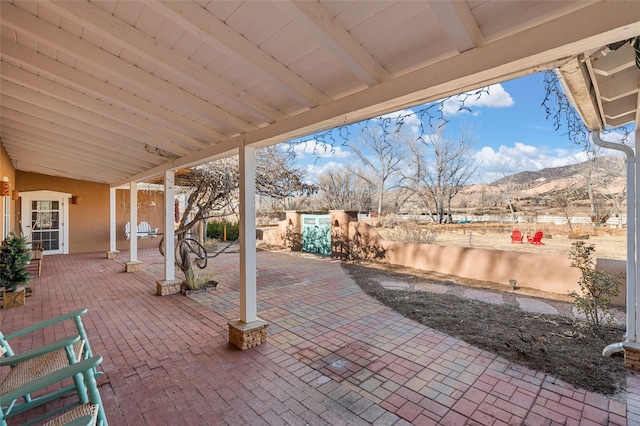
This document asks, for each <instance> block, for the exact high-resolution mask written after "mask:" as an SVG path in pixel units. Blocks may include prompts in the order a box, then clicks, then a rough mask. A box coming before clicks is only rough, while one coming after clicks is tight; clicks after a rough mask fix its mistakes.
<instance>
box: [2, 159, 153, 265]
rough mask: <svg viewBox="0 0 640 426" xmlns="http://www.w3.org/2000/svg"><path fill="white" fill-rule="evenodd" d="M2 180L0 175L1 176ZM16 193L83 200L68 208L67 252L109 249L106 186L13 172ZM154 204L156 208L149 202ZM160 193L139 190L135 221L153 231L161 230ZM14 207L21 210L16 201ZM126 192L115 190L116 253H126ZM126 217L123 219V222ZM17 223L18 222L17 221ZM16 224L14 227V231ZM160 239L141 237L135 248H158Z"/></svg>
mask: <svg viewBox="0 0 640 426" xmlns="http://www.w3.org/2000/svg"><path fill="white" fill-rule="evenodd" d="M0 178H1V176H0ZM16 185H17V188H18V190H19V191H39V190H50V191H57V192H64V193H70V194H72V195H74V196H80V197H82V201H81V203H80V204H70V205H69V253H85V252H92V251H105V252H106V251H107V250H109V186H108V185H105V184H101V183H95V182H87V181H82V180H76V179H68V178H63V177H56V176H49V175H43V174H38V173H26V172H21V171H17V172H16ZM152 201H153V202H155V207H153V206H151V205H150V204H151V202H152ZM163 206H164V197H163V193H151V194H149V193H148V191H145V190H144V188H140V187H139V188H138V222H141V221H147V222H149V223H150V224H151V226H152V228H160V229H159V232H161V233H162V232H164V227H163V221H164V219H163V217H164V215H163ZM17 208H18V209H19V208H20V204H19V202H18V204H17ZM128 217H129V191H128V190H117V191H116V229H117V231H116V243H117V249H118V250H127V249H128V248H129V242H128V241H126V238H125V233H124V227H125V223H126V222H127V221H128V220H129V219H128ZM125 218H126V219H125ZM16 223H17V222H16ZM17 226H18V225H17V224H16V228H17ZM159 241H160V240H159V238H141V239H139V240H138V248H152V247H157V246H158V243H159Z"/></svg>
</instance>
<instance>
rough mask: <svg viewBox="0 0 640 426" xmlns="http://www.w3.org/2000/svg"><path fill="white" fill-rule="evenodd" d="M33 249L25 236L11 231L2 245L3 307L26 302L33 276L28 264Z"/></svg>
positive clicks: (0, 267)
mask: <svg viewBox="0 0 640 426" xmlns="http://www.w3.org/2000/svg"><path fill="white" fill-rule="evenodd" d="M30 259H31V250H30V249H29V247H28V246H27V241H26V239H25V238H24V237H18V236H16V235H15V234H14V233H11V235H9V237H7V239H6V240H4V241H3V242H2V246H1V247H0V291H1V294H2V307H3V308H8V307H11V306H22V305H24V303H25V293H26V291H25V288H26V285H27V284H28V283H29V280H30V279H31V276H30V275H29V272H28V271H27V268H26V267H27V264H28V263H29V260H30Z"/></svg>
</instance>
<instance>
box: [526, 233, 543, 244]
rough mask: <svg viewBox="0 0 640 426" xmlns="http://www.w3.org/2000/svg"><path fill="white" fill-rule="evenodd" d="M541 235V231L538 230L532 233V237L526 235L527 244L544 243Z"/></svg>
mask: <svg viewBox="0 0 640 426" xmlns="http://www.w3.org/2000/svg"><path fill="white" fill-rule="evenodd" d="M543 235H544V234H543V233H542V231H538V232H536V233H535V234H533V237H529V236H527V242H528V243H529V244H533V245H536V246H543V245H544V243H543V242H542V236H543Z"/></svg>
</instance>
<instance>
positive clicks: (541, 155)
mask: <svg viewBox="0 0 640 426" xmlns="http://www.w3.org/2000/svg"><path fill="white" fill-rule="evenodd" d="M543 82H544V74H543V73H538V74H533V75H530V76H526V77H522V78H519V79H515V80H511V81H507V82H504V83H501V84H496V85H493V86H491V87H490V88H489V90H488V93H483V94H482V95H481V96H480V97H479V98H478V97H476V96H471V97H468V98H467V99H466V101H465V105H466V106H468V107H470V109H471V111H460V110H459V107H458V104H459V101H458V104H456V99H455V98H452V99H450V100H449V101H447V102H446V103H445V106H444V110H443V111H444V114H445V117H446V118H447V120H449V124H447V132H455V129H459V128H460V126H461V125H464V126H466V127H468V128H471V129H472V130H473V134H474V140H475V146H474V148H475V153H474V157H475V160H476V162H477V164H478V173H477V177H476V179H475V180H474V181H475V182H474V183H491V182H493V181H494V180H496V179H500V178H502V177H504V176H506V175H509V174H512V173H515V172H518V171H525V170H526V171H534V170H540V169H543V168H546V167H558V166H563V165H567V164H572V163H577V162H581V161H584V160H585V159H586V156H585V153H584V152H583V151H582V147H581V146H578V145H575V144H574V143H573V142H571V141H570V140H569V138H568V137H567V136H564V135H563V133H564V132H565V131H566V129H563V128H561V129H560V130H555V129H554V124H553V122H552V121H551V119H547V118H546V111H545V109H544V108H543V107H542V106H541V105H542V102H543V100H544V98H545V88H544V84H543ZM417 109H419V108H413V110H417ZM410 113H411V111H410V110H405V111H402V112H398V113H396V114H402V115H406V114H410ZM389 115H391V116H393V115H394V114H389ZM406 122H410V120H409V119H408V120H407V121H406ZM416 122H417V119H416ZM359 133H360V131H359V130H358V129H357V127H355V125H354V127H353V128H352V131H351V134H352V135H353V137H357V136H358V135H359ZM313 147H314V144H313V143H312V142H309V143H306V144H301V145H298V146H296V155H297V157H296V161H297V163H298V164H299V165H300V166H301V167H302V168H304V169H305V170H306V171H307V174H308V180H310V181H313V180H314V179H315V176H317V175H318V173H320V172H321V171H322V170H323V169H325V168H327V167H333V166H335V165H339V164H345V163H347V162H353V161H355V157H354V155H353V154H352V153H351V152H350V151H349V148H347V147H344V146H340V145H339V143H338V144H336V146H335V149H334V151H333V152H327V153H324V152H321V153H320V154H319V156H318V155H317V152H316V155H314V154H313V153H312V151H313Z"/></svg>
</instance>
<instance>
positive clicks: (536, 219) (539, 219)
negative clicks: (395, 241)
mask: <svg viewBox="0 0 640 426" xmlns="http://www.w3.org/2000/svg"><path fill="white" fill-rule="evenodd" d="M358 217H360V215H358ZM398 217H399V218H400V219H404V220H417V221H423V220H424V221H426V220H430V219H429V215H425V214H423V215H411V214H403V215H398ZM452 219H453V221H454V222H466V221H470V222H482V223H514V220H513V216H512V215H511V214H503V215H482V216H476V215H456V214H454V215H453V217H452ZM515 223H555V224H556V225H564V224H566V223H567V218H566V217H563V216H525V215H521V214H516V218H515ZM571 223H572V224H574V225H576V224H590V223H591V218H588V217H584V216H578V217H572V218H571ZM619 223H620V219H619V218H618V217H611V218H609V220H608V221H607V222H606V223H605V225H606V226H618V224H619ZM622 224H623V225H626V224H627V216H626V215H622Z"/></svg>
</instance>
